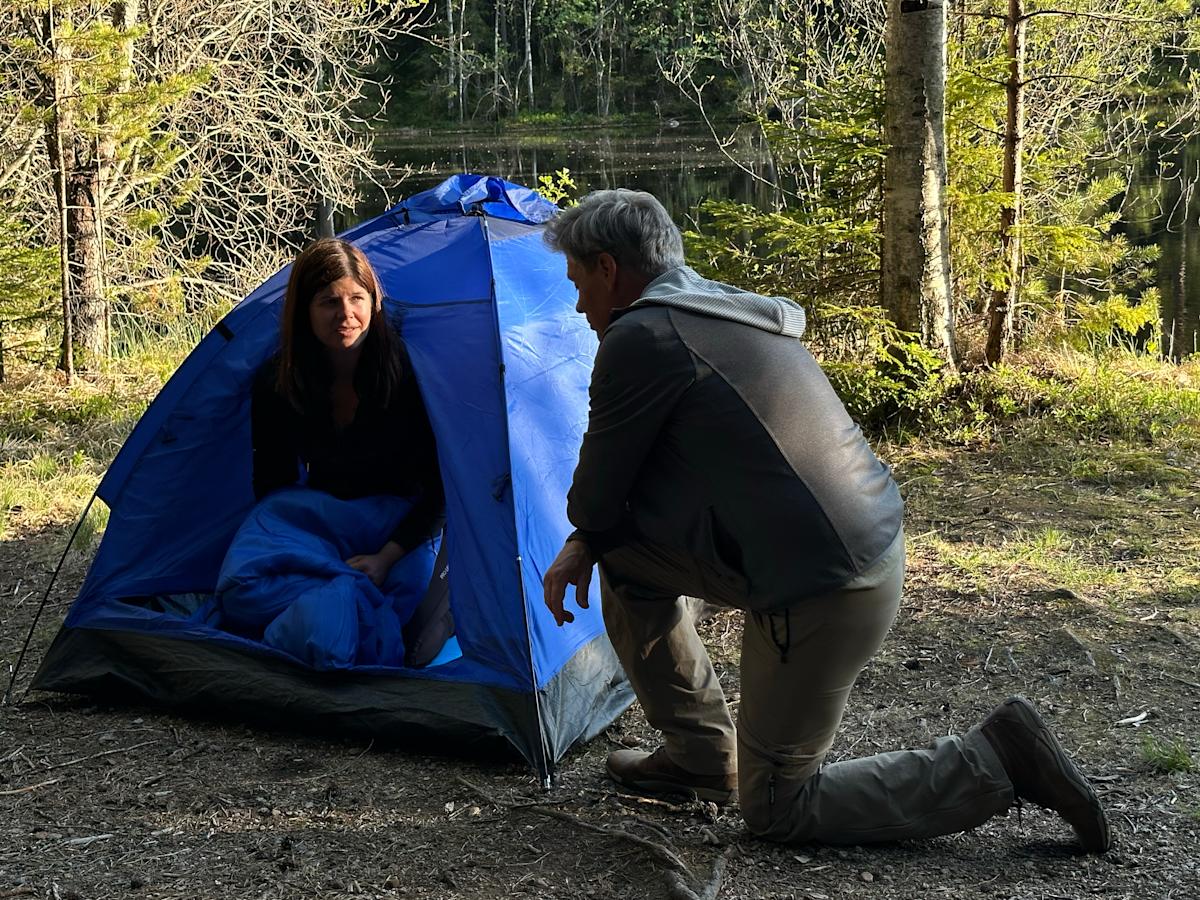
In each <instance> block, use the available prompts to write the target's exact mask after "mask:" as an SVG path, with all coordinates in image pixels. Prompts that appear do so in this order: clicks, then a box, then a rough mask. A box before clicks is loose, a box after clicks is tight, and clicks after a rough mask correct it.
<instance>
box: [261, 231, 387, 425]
mask: <svg viewBox="0 0 1200 900" xmlns="http://www.w3.org/2000/svg"><path fill="white" fill-rule="evenodd" d="M347 277H349V278H353V279H354V280H355V281H356V282H358V283H359V284H360V285H361V286H362V288H363V290H365V291H366V292H367V293H368V294H369V295H370V297H371V324H370V325H369V326H368V327H367V336H366V338H365V339H364V341H363V348H362V355H361V356H360V357H359V358H358V366H357V368H356V370H355V373H354V384H355V387H356V388H357V389H358V390H359V392H360V398H359V399H360V401H361V400H367V401H368V402H370V403H373V404H377V405H379V406H386V405H387V403H388V401H389V400H390V398H391V396H392V391H394V390H395V389H396V387H397V386H398V385H399V384H400V380H401V378H403V377H404V372H403V369H402V367H401V364H400V354H399V352H398V348H397V346H396V337H395V335H394V334H393V332H392V327H391V324H390V323H389V322H388V319H387V315H386V314H385V313H384V311H383V289H382V287H381V286H380V284H379V276H378V275H376V274H375V269H374V268H372V267H371V263H370V262H369V261H368V260H367V257H366V256H365V255H364V254H363V252H362V251H361V250H359V249H358V248H357V247H355V246H354V245H353V244H351V243H348V242H347V241H343V240H339V239H337V238H322V239H321V240H319V241H316V242H315V243H312V244H309V245H308V246H307V247H305V248H304V250H302V251H301V252H300V255H299V256H297V257H296V261H295V262H294V263H292V274H291V277H289V278H288V284H287V291H286V292H285V294H284V299H283V318H282V321H281V322H280V352H279V373H278V377H277V380H276V390H277V391H279V393H280V394H281V395H282V396H283V397H284V398H285V399H287V401H288V402H289V403H290V404H291V405H292V406H293V407H294V408H295V409H297V410H298V411H300V412H302V413H316V412H318V411H320V410H319V407H320V406H321V404H323V403H325V402H328V390H329V385H330V382H331V380H332V373H331V372H330V368H329V363H328V361H327V359H326V355H325V350H324V348H323V347H322V346H321V344H320V342H318V341H317V338H316V335H314V334H313V332H312V324H311V322H310V320H309V314H308V308H309V306H310V305H311V304H312V300H313V296H314V295H315V294H316V293H317V292H318V291H319V290H321V289H322V288H325V287H328V286H329V285H331V284H333V283H334V282H335V281H338V280H339V279H342V278H347ZM363 394H366V396H365V397H364V396H363Z"/></svg>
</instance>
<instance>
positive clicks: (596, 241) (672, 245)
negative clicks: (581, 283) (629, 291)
mask: <svg viewBox="0 0 1200 900" xmlns="http://www.w3.org/2000/svg"><path fill="white" fill-rule="evenodd" d="M545 241H546V244H547V245H548V246H549V247H550V248H551V249H554V250H559V251H561V252H563V253H565V254H567V255H568V256H571V257H573V258H575V259H577V260H579V261H580V262H582V263H584V264H586V265H588V266H592V265H594V264H595V261H596V257H597V256H599V255H600V254H601V253H611V254H612V256H613V258H614V259H616V261H617V262H618V263H620V264H621V265H622V266H629V267H630V268H632V269H636V270H637V271H639V272H641V273H642V274H643V275H647V276H649V277H651V278H657V277H658V276H659V275H661V274H662V273H663V272H667V271H669V270H671V269H676V268H678V267H679V266H682V265H683V238H682V237H681V236H680V234H679V229H678V228H677V227H675V223H674V222H672V221H671V217H670V216H669V215H667V211H666V210H665V209H664V208H663V205H662V204H661V203H659V202H658V198H656V197H655V196H654V195H653V194H647V193H646V192H645V191H630V190H626V189H625V188H619V189H617V190H615V191H592V192H591V193H590V194H588V195H587V196H586V197H584V198H583V199H582V200H580V201H579V205H578V206H573V207H571V208H570V209H565V210H563V211H562V212H560V213H559V214H558V215H557V216H555V217H554V218H553V219H552V220H551V221H550V223H549V224H548V225H547V226H546V231H545Z"/></svg>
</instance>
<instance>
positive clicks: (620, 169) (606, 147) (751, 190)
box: [356, 120, 773, 222]
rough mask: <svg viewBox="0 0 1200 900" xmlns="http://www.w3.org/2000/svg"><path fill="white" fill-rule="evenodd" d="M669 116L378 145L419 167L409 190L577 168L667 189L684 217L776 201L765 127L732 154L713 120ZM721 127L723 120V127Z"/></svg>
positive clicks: (605, 184)
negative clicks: (657, 121) (631, 123)
mask: <svg viewBox="0 0 1200 900" xmlns="http://www.w3.org/2000/svg"><path fill="white" fill-rule="evenodd" d="M674 121H675V120H668V121H666V122H663V123H662V125H661V127H657V128H655V127H646V126H638V127H624V128H609V127H605V128H591V127H580V128H569V129H558V130H554V131H537V132H522V133H520V134H494V133H492V132H491V131H490V130H487V129H481V130H479V131H474V132H456V133H446V132H418V131H412V132H392V133H383V134H378V135H377V136H376V152H377V154H378V156H379V157H380V159H381V160H382V161H383V162H384V163H385V164H386V165H388V167H389V168H390V169H391V170H392V171H393V172H394V173H396V174H399V173H400V172H402V171H403V170H404V169H405V167H408V168H410V169H411V170H412V174H411V175H410V176H409V177H407V178H405V180H404V182H403V184H402V185H401V191H402V192H403V194H405V195H407V194H413V193H416V192H418V191H423V190H425V189H427V188H431V187H433V186H435V185H437V184H439V183H440V182H442V181H443V180H444V179H446V178H447V177H449V176H450V175H454V174H456V173H459V172H478V173H483V174H488V175H499V176H501V177H502V178H506V179H507V180H509V181H514V182H516V183H518V184H523V185H526V186H528V187H534V188H536V187H537V185H538V177H539V176H541V175H550V174H552V173H554V172H556V171H558V170H559V169H568V170H569V171H570V173H571V178H572V180H573V181H574V182H575V188H576V191H577V192H579V193H584V192H587V191H591V190H599V189H601V188H615V187H627V188H634V189H637V190H643V191H649V192H650V193H652V194H654V195H655V196H657V197H658V198H659V199H660V200H661V201H662V202H663V204H664V205H665V206H666V207H667V209H668V210H669V211H670V212H671V215H672V216H674V217H675V220H676V221H678V222H683V221H685V220H686V219H687V218H688V217H689V216H690V215H692V214H694V212H695V210H696V207H697V206H698V205H699V204H700V203H701V202H702V201H704V200H707V199H728V200H738V201H741V202H744V203H752V204H755V205H757V206H761V207H764V208H765V207H767V206H769V204H770V203H771V200H772V196H773V189H772V188H771V187H770V185H769V184H767V183H764V181H763V180H761V179H764V178H765V177H766V175H767V173H768V171H769V166H770V157H769V155H768V154H767V151H766V148H765V147H764V146H763V144H762V139H761V136H760V135H759V134H757V133H756V130H751V129H743V130H741V131H739V132H738V133H736V134H735V135H734V136H733V139H732V141H731V143H730V145H729V146H728V147H727V148H726V152H725V153H722V152H721V150H720V148H719V147H718V146H717V143H716V140H715V139H714V138H713V135H712V133H711V132H710V131H709V130H708V128H707V127H706V126H704V125H703V124H700V123H675V124H671V123H672V122H674ZM718 127H721V126H718ZM386 205H387V203H386V200H385V198H384V196H383V194H382V193H377V194H375V195H373V196H369V197H366V198H364V204H363V206H361V207H360V208H359V209H358V210H357V211H356V213H357V216H358V217H359V218H364V217H366V216H368V215H375V214H376V213H378V212H381V211H382V210H383V209H384V208H385V207H386Z"/></svg>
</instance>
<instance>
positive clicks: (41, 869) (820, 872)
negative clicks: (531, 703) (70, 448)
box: [0, 441, 1200, 900]
mask: <svg viewBox="0 0 1200 900" xmlns="http://www.w3.org/2000/svg"><path fill="white" fill-rule="evenodd" d="M890 455H891V457H892V459H893V461H894V462H895V463H896V471H897V478H898V480H899V481H900V482H901V484H902V486H903V490H904V492H905V495H906V497H907V499H908V503H909V515H908V520H907V528H908V535H909V551H910V576H909V580H908V586H907V593H906V598H905V604H904V607H903V611H902V613H901V615H900V617H899V619H898V621H897V622H896V625H895V628H894V630H893V632H892V634H891V636H890V637H889V639H888V641H887V643H886V645H885V647H884V649H883V651H882V652H881V653H880V655H879V656H878V657H877V658H876V659H875V660H874V661H873V662H872V663H871V664H870V666H869V667H868V668H867V670H866V671H865V672H864V674H863V676H862V678H861V680H860V682H859V685H858V687H857V689H856V691H855V693H854V694H853V696H852V699H851V703H850V706H849V709H848V710H847V713H846V717H845V720H844V722H843V725H842V729H841V733H840V735H839V739H838V741H837V743H836V745H835V748H834V751H833V758H834V759H838V758H845V757H848V756H861V755H866V754H870V753H873V752H877V751H883V750H891V749H898V748H903V747H910V746H917V745H923V744H925V743H927V742H928V741H929V740H931V739H932V738H935V737H937V736H939V735H943V734H947V733H954V732H959V731H962V730H965V729H966V728H968V727H969V726H970V725H971V724H973V723H975V722H976V721H978V719H979V718H980V717H981V716H982V715H984V714H986V712H987V711H988V710H989V709H990V708H991V707H992V706H993V705H994V704H995V703H996V702H998V701H1000V700H1002V699H1003V698H1004V697H1005V696H1007V695H1009V694H1011V693H1016V692H1023V693H1025V694H1027V695H1028V696H1029V697H1031V698H1032V699H1033V700H1034V701H1035V702H1036V703H1037V704H1038V706H1039V708H1040V709H1041V710H1042V711H1043V713H1044V715H1045V717H1046V718H1047V720H1048V721H1049V722H1050V723H1051V726H1052V727H1053V728H1055V729H1056V730H1057V732H1058V733H1059V734H1060V735H1061V736H1062V738H1063V741H1064V744H1065V745H1066V746H1067V747H1068V749H1069V750H1070V751H1071V752H1072V753H1073V754H1074V755H1075V756H1076V758H1077V759H1078V760H1079V762H1080V763H1081V765H1082V766H1083V767H1084V768H1085V769H1086V771H1087V772H1088V773H1089V775H1090V776H1091V777H1092V779H1093V781H1094V783H1095V786H1096V789H1097V790H1098V792H1099V793H1100V795H1101V797H1102V798H1103V801H1104V803H1105V805H1106V807H1107V809H1108V813H1109V816H1110V819H1111V821H1112V824H1113V828H1114V831H1115V835H1116V845H1115V847H1114V849H1113V850H1112V851H1111V852H1110V853H1108V854H1106V855H1104V856H1102V857H1084V856H1080V855H1078V854H1077V853H1076V852H1075V847H1074V842H1073V839H1072V836H1071V834H1070V832H1069V830H1068V829H1067V828H1066V827H1065V826H1064V825H1063V823H1062V822H1061V821H1059V820H1058V819H1057V818H1056V817H1054V816H1053V815H1051V814H1048V813H1045V812H1043V811H1041V810H1037V809H1035V808H1026V809H1025V810H1024V812H1023V814H1022V815H1021V816H1020V817H1018V816H1017V814H1016V813H1015V811H1014V812H1013V813H1010V815H1009V816H1008V817H1004V818H998V819H993V820H992V821H990V822H988V823H987V824H985V825H984V826H982V827H980V828H978V829H976V830H975V831H972V832H970V833H968V834H963V835H956V836H952V837H944V838H939V839H936V840H931V841H926V842H920V843H907V844H900V845H897V846H887V847H870V848H867V847H864V848H844V849H838V848H823V847H814V846H804V847H783V846H776V845H771V844H766V843H762V842H760V841H757V840H755V839H753V838H751V837H750V836H749V835H748V834H747V833H746V832H745V830H744V829H743V827H742V824H741V820H740V818H739V816H738V814H737V810H736V809H727V810H724V811H720V812H718V811H717V810H716V809H715V808H713V807H709V806H706V805H701V804H692V805H688V804H682V805H671V804H664V803H661V802H647V801H644V800H642V799H639V798H636V797H633V796H628V795H623V794H620V793H618V792H617V791H616V790H615V789H614V787H613V786H612V785H611V784H610V783H608V782H607V781H606V780H605V778H604V777H603V774H602V773H603V759H604V756H605V754H606V753H607V752H608V750H610V749H611V748H613V747H614V746H618V745H622V746H645V747H652V746H653V745H654V744H655V737H654V735H653V734H652V733H651V732H650V730H649V729H648V727H647V725H646V723H645V721H644V719H643V717H642V715H641V713H640V711H639V710H638V709H637V707H634V708H633V709H632V710H631V711H630V712H629V713H627V714H626V715H625V716H624V717H623V718H622V719H621V720H620V721H619V722H618V723H617V724H616V725H615V726H613V728H611V729H610V730H609V732H608V734H607V735H605V736H602V737H601V738H599V739H597V740H595V741H593V742H592V743H591V744H590V745H588V746H585V747H580V748H576V749H575V750H573V751H572V752H571V753H570V754H569V755H568V756H567V757H566V759H565V760H563V762H562V764H561V768H560V775H559V779H558V783H557V784H556V786H555V787H554V789H553V790H551V791H550V792H548V793H547V792H543V791H541V790H540V788H539V787H538V785H537V784H536V782H535V780H534V779H533V778H532V777H531V775H530V773H529V772H528V771H527V770H526V769H525V768H524V767H523V765H521V764H518V763H515V762H512V761H511V760H498V761H489V760H464V759H461V758H453V757H448V756H431V755H424V754H415V753H412V752H406V751H403V750H396V749H384V748H378V747H375V746H373V745H369V744H367V743H365V742H357V743H356V742H338V741H335V740H328V739H323V738H314V737H309V736H304V735H302V734H299V733H296V734H288V733H278V732H271V731H266V730H262V729H259V728H256V727H254V725H253V723H223V722H213V721H197V720H195V719H190V718H183V717H180V716H178V715H174V714H172V713H170V712H166V711H162V710H156V709H150V708H129V707H121V708H110V707H106V706H97V705H95V704H94V703H92V702H91V701H88V700H85V699H78V698H69V697H61V696H53V695H39V694H31V695H29V696H28V697H26V698H25V700H24V702H23V703H21V704H20V705H19V706H16V707H9V708H3V709H0V898H8V897H26V896H28V897H42V898H59V900H68V898H86V900H101V898H184V897H187V898H263V900H267V898H307V897H321V898H342V897H355V898H365V897H378V898H417V897H422V898H432V897H447V898H450V897H463V898H470V897H507V896H518V895H523V896H531V897H552V898H559V897H561V898H572V900H578V898H581V897H585V898H590V897H621V898H635V897H636V898H644V897H651V898H656V897H687V896H709V897H713V896H720V897H725V898H760V897H761V898H772V897H774V898H813V900H826V898H834V897H838V898H841V897H862V898H872V897H874V898H914V900H915V898H931V897H962V898H977V897H978V898H983V897H987V898H1084V897H1094V896H1103V897H1113V898H1116V897H1128V898H1179V900H1185V898H1197V897H1200V797H1198V796H1197V788H1198V787H1200V775H1198V774H1197V773H1196V772H1195V771H1193V772H1187V771H1168V770H1170V769H1176V770H1180V769H1183V768H1185V767H1186V764H1187V763H1188V762H1189V761H1194V760H1196V759H1197V758H1198V757H1200V753H1198V752H1197V751H1200V460H1197V459H1196V458H1195V457H1194V456H1189V455H1181V454H1177V453H1175V454H1173V453H1172V452H1170V451H1166V450H1151V449H1146V448H1142V447H1115V446H1111V447H1110V446H1105V447H1083V448H1081V447H1074V446H1070V445H1062V444H1056V445H1046V444H1041V443H1038V442H1036V441H1025V442H1021V441H1014V442H1010V443H1006V444H1004V445H1003V446H999V447H996V448H993V449H991V450H988V451H986V452H968V451H966V450H957V451H945V450H940V451H935V450H919V449H907V450H903V451H896V452H894V453H892V454H890ZM63 540H65V533H64V531H63V530H62V528H61V527H49V528H47V529H45V530H43V531H39V532H34V533H29V534H26V535H23V536H20V537H17V538H14V539H12V540H10V541H8V542H6V543H4V544H3V545H2V546H0V663H2V664H3V670H4V672H5V673H7V670H8V667H9V665H10V664H11V662H12V661H13V660H14V659H15V657H16V654H17V652H18V650H19V648H20V644H21V642H22V641H23V640H24V637H25V634H26V632H27V631H28V629H29V625H30V622H31V619H32V615H33V612H34V610H35V608H36V606H37V603H38V602H39V600H40V597H41V591H42V590H43V589H44V586H45V584H46V579H47V576H48V570H49V568H50V567H51V565H52V558H53V557H54V556H56V555H57V553H58V552H59V548H61V546H62V541H63ZM85 564H86V560H85V559H83V558H78V557H77V558H73V559H72V560H71V561H70V563H69V565H68V567H67V569H66V571H65V573H64V577H63V579H62V581H61V583H60V585H59V586H58V587H57V588H56V589H55V591H54V593H53V595H52V597H51V603H50V606H49V608H48V609H47V613H46V621H44V622H43V624H42V625H40V626H39V628H38V629H37V632H36V634H35V637H34V643H33V659H32V661H33V663H34V664H36V661H37V659H38V658H39V657H40V653H41V651H42V650H43V649H44V648H45V646H46V645H47V643H48V642H49V640H50V638H51V637H52V636H53V633H54V631H55V630H56V629H57V625H58V622H59V621H60V619H61V616H62V615H63V613H64V611H65V608H66V605H67V604H69V602H70V599H71V597H73V591H74V589H75V588H76V587H77V585H78V582H79V579H80V578H81V576H82V572H83V569H84V566H85ZM739 632H740V620H739V618H738V616H737V615H736V614H734V613H726V614H722V615H720V616H718V617H716V618H715V619H713V620H711V621H710V622H708V623H707V624H706V626H705V633H706V639H707V641H708V644H709V646H710V648H711V651H712V654H713V657H714V659H715V660H716V662H717V664H718V667H719V669H720V671H721V673H722V681H723V682H724V683H725V685H726V687H727V693H728V696H729V698H730V701H731V702H732V703H735V704H736V702H737V698H738V673H737V659H736V648H737V643H738V635H739ZM27 665H28V664H27ZM31 674H32V667H30V668H27V669H26V670H25V671H24V673H23V675H22V678H21V681H22V682H26V681H27V679H28V676H29V675H31ZM19 694H20V691H18V695H19ZM1173 742H1177V743H1173ZM1172 746H1175V748H1176V752H1175V754H1174V756H1175V759H1174V761H1173V762H1172V761H1171V760H1170V757H1171V755H1172V754H1171V753H1170V749H1171V747H1172ZM1188 753H1190V757H1189V756H1188ZM714 873H715V874H716V875H717V876H719V877H718V878H714ZM706 888H707V889H708V893H707V894H706V893H705V890H706Z"/></svg>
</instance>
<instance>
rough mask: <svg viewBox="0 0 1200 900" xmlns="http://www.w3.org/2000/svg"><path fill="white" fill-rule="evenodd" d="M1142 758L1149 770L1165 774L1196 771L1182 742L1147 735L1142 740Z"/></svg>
mask: <svg viewBox="0 0 1200 900" xmlns="http://www.w3.org/2000/svg"><path fill="white" fill-rule="evenodd" d="M1142 758H1143V759H1144V760H1145V761H1146V762H1147V763H1149V764H1150V766H1151V768H1153V769H1155V770H1157V771H1159V772H1163V773H1165V774H1168V775H1170V774H1174V773H1176V772H1194V771H1196V761H1195V760H1194V759H1192V754H1191V753H1190V752H1189V751H1188V748H1187V745H1186V744H1184V743H1183V741H1181V740H1178V739H1175V740H1168V739H1167V738H1158V737H1155V736H1154V735H1152V734H1147V735H1146V736H1145V737H1144V738H1142Z"/></svg>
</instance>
